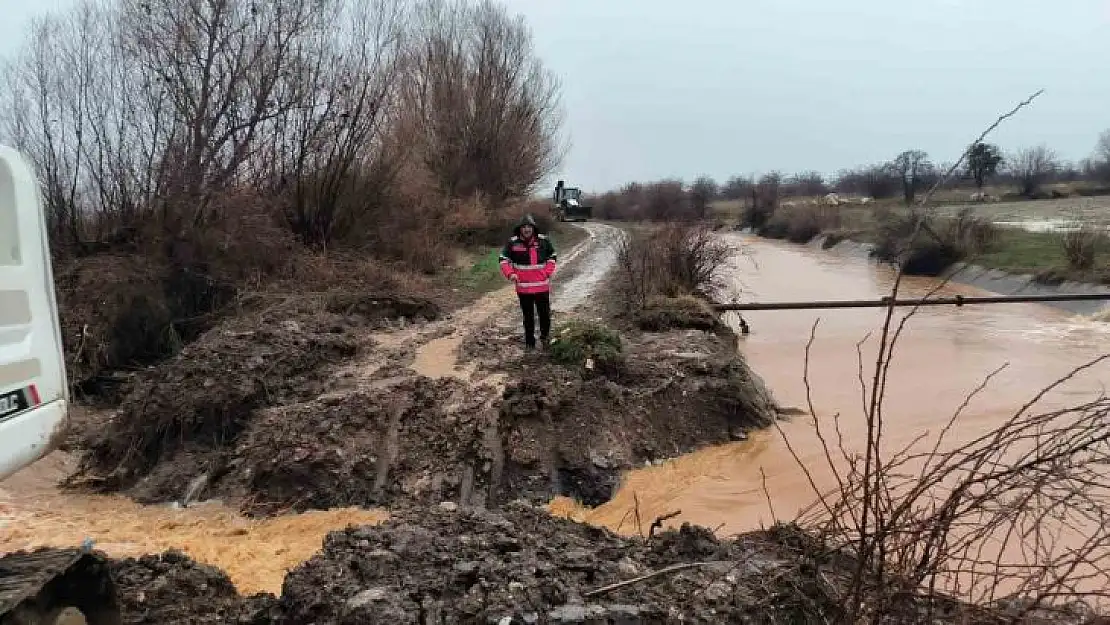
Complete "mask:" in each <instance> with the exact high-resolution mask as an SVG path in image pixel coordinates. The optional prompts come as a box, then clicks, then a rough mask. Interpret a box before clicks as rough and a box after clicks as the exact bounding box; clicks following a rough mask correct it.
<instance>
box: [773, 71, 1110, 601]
mask: <svg viewBox="0 0 1110 625" xmlns="http://www.w3.org/2000/svg"><path fill="white" fill-rule="evenodd" d="M1038 95H1040V92H1038V93H1036V94H1034V95H1033V96H1031V97H1030V98H1028V99H1027V100H1025V101H1023V102H1022V103H1020V104H1019V105H1017V106H1016V107H1015V108H1014V109H1013V110H1011V111H1010V112H1008V113H1006V114H1004V115H1002V116H1000V117H999V118H998V119H997V120H996V121H995V122H994V123H993V124H992V125H991V126H990V127H989V128H988V129H987V130H986V131H984V132H983V133H982V134H981V135H980V137H979V139H978V140H977V141H981V140H982V139H983V138H985V136H986V135H987V134H988V133H989V132H990V131H991V130H993V129H994V128H996V127H997V126H998V125H999V124H1000V123H1001V122H1002V121H1004V120H1006V119H1008V118H1009V117H1011V116H1013V115H1014V114H1016V113H1017V112H1018V111H1019V110H1020V109H1022V108H1023V107H1025V106H1027V105H1028V104H1030V103H1031V102H1032V101H1033V99H1035V98H1036V97H1037V96H1038ZM972 145H974V143H973V144H972ZM964 155H965V156H966V151H965V153H964ZM961 160H962V157H961ZM958 164H959V162H957V166H958ZM954 170H955V167H953V169H952V170H950V171H949V172H948V174H947V175H946V176H945V178H943V179H942V180H941V181H940V182H938V184H937V185H936V186H935V187H934V188H933V189H931V190H930V191H929V193H927V194H926V195H925V197H924V198H923V199H922V201H921V203H920V206H922V207H923V206H925V205H926V204H927V203H928V201H929V198H930V197H931V196H932V194H933V192H935V190H936V189H937V188H939V187H940V186H941V185H942V184H943V182H944V179H946V178H947V177H948V176H950V175H951V173H952V171H954ZM914 215H915V220H914V221H915V224H914V227H913V231H912V233H911V234H910V236H909V241H908V242H907V244H906V248H907V249H909V248H910V247H911V246H912V244H913V241H914V239H915V238H916V237H918V236H919V235H920V234H921V232H922V229H923V227H924V217H923V216H922V215H921V214H920V212H919V211H917V210H915V211H914ZM899 267H900V269H899V272H898V274H897V276H896V278H895V281H894V285H893V288H892V294H891V300H892V301H893V300H894V299H896V298H897V296H898V291H899V288H900V286H901V283H902V282H901V281H902V273H903V272H902V271H901V264H900V265H899ZM945 284H946V282H942V283H941V284H940V285H938V286H937V287H936V288H935V289H934V290H933V291H932V292H931V293H930V294H928V295H926V298H928V297H929V296H931V295H933V294H934V293H935V292H937V291H939V290H940V289H941V288H943V287H944V286H945ZM923 299H924V298H923ZM917 310H918V308H917V307H915V308H914V309H912V310H911V311H910V312H908V313H907V314H905V315H904V316H903V317H902V318H901V319H900V320H898V321H895V319H894V306H890V307H888V308H887V311H886V315H885V318H884V320H883V324H882V326H881V329H880V333H879V344H878V354H877V356H876V359H875V363H874V367H873V369H872V371H871V375H870V379H868V377H867V376H865V373H864V369H865V368H864V366H863V356H862V349H858V353H859V357H860V361H859V382H860V388H861V400H862V404H863V417H864V419H865V425H866V439H865V440H864V441H862V444H863V445H864V451H863V453H862V454H860V453H858V452H855V451H853V450H850V449H849V448H848V447H847V445H846V443H845V440H844V437H843V435H842V432H841V428H840V416H839V415H837V416H836V417H834V425H835V432H836V437H837V440H836V443H835V444H833V443H830V441H829V438H828V436H827V433H826V430H825V429H824V428H823V427H822V425H821V419H820V418H819V417H818V415H817V414H816V412H815V411H814V410H813V409H812V398H810V397H808V392H807V401H809V402H810V404H811V413H813V415H814V419H815V423H816V426H817V427H816V435H817V437H818V439H819V441H820V444H821V445H822V447H823V450H824V455H823V462H822V464H823V465H825V466H821V467H815V466H807V465H806V464H805V462H804V461H802V460H801V458H800V456H799V455H798V454H797V453H796V452H795V451H794V448H793V446H792V445H791V443H790V441H789V439H788V438H787V439H786V443H787V446H788V449H789V450H790V452H791V453H792V454H793V455H794V458H795V460H796V462H798V464H799V466H801V468H802V470H803V471H804V473H805V475H806V477H807V479H808V480H809V483H810V486H811V487H812V488H813V489H814V491H815V494H816V495H817V500H816V501H815V502H814V504H813V505H812V506H811V507H810V508H808V509H807V510H805V511H803V512H802V514H801V515H800V516H799V517H798V519H797V523H798V524H799V526H800V527H801V529H802V530H803V533H804V534H807V535H808V536H809V537H811V538H812V539H813V541H814V544H813V545H810V546H808V547H806V548H805V549H804V550H805V551H810V552H811V551H813V550H814V549H817V550H818V551H819V552H820V553H819V554H813V555H812V557H813V558H814V566H816V567H817V569H816V571H817V580H816V582H817V586H818V588H815V589H811V590H817V589H819V590H821V592H820V593H818V594H820V595H821V596H825V597H832V600H831V601H830V602H827V603H826V604H825V607H826V608H828V607H829V606H834V608H833V609H832V611H831V613H830V611H828V610H824V611H823V612H822V613H823V617H822V618H832V619H833V620H834V621H835V622H841V623H860V622H871V623H888V622H907V621H910V622H921V621H924V622H930V621H931V620H932V619H935V618H944V619H946V620H947V619H952V618H956V617H955V616H954V615H955V614H956V613H960V615H961V616H960V618H961V619H963V621H964V622H983V623H987V622H990V623H995V622H1029V621H1030V620H1031V619H1032V617H1034V616H1036V617H1037V618H1038V619H1044V620H1042V622H1060V621H1058V618H1059V615H1060V614H1062V613H1064V612H1066V613H1067V615H1068V616H1069V618H1072V619H1073V621H1074V618H1075V617H1076V614H1080V613H1082V612H1084V610H1087V611H1089V609H1086V608H1084V609H1079V608H1077V607H1076V606H1075V605H1066V604H1067V602H1069V601H1070V602H1072V603H1073V604H1074V603H1075V602H1086V603H1088V604H1097V603H1098V602H1099V601H1100V600H1101V599H1103V598H1105V594H1106V592H1107V591H1105V589H1107V588H1110V558H1108V556H1110V526H1108V525H1107V523H1106V521H1107V520H1108V518H1110V515H1108V514H1107V513H1108V511H1110V505H1108V504H1110V497H1108V496H1110V490H1108V489H1107V487H1106V486H1105V485H1104V483H1105V480H1104V479H1103V477H1102V476H1105V475H1107V474H1108V472H1110V454H1108V450H1110V445H1108V444H1107V443H1108V441H1110V399H1107V398H1106V397H1105V396H1101V395H1100V396H1097V397H1093V398H1091V399H1090V400H1088V401H1086V402H1084V403H1080V404H1079V405H1075V406H1071V407H1068V408H1062V409H1055V408H1043V407H1042V404H1043V403H1044V401H1043V400H1044V399H1045V398H1046V396H1047V395H1048V394H1049V393H1051V392H1052V391H1055V390H1058V389H1059V388H1060V387H1062V386H1064V385H1065V384H1067V383H1068V382H1071V381H1072V380H1073V379H1075V378H1077V377H1078V376H1080V375H1081V374H1084V373H1087V372H1089V371H1091V370H1093V369H1095V368H1096V367H1099V366H1105V363H1106V362H1107V360H1108V359H1110V355H1107V356H1101V357H1099V358H1095V359H1093V360H1091V361H1090V362H1088V363H1086V364H1085V365H1083V366H1080V367H1077V368H1076V369H1075V370H1074V371H1072V372H1070V373H1069V374H1067V375H1066V376H1064V377H1062V378H1061V379H1059V380H1058V381H1057V382H1055V383H1053V384H1052V385H1050V386H1049V387H1048V388H1046V389H1044V390H1042V391H1041V392H1039V393H1037V394H1036V395H1035V396H1034V397H1033V398H1032V399H1031V400H1030V401H1029V402H1028V403H1026V404H1025V405H1023V406H1021V407H1020V409H1018V410H1017V412H1016V413H1015V414H1014V415H1013V416H1012V417H1011V418H1009V419H1007V420H1006V421H1005V422H1003V423H1001V424H999V425H998V426H997V427H995V428H994V429H993V430H991V431H990V432H988V433H986V434H983V435H980V436H977V437H975V438H974V439H973V440H970V441H961V442H958V443H956V444H954V445H953V446H951V448H945V445H946V444H947V443H948V440H947V439H948V438H950V437H951V434H952V431H953V425H954V424H955V423H956V422H957V420H958V419H959V417H960V416H961V414H962V413H963V411H964V409H965V408H966V406H967V405H968V404H969V402H970V400H971V399H972V398H973V397H974V396H975V395H976V394H978V393H979V392H981V391H982V390H983V388H985V387H986V386H987V385H988V384H989V382H990V381H991V380H992V379H993V377H994V376H995V375H997V374H998V373H999V372H1000V371H1001V369H1002V368H1004V367H1005V365H1003V367H1000V368H999V369H998V370H996V371H994V372H992V373H991V374H990V375H988V376H987V377H986V379H984V380H983V382H982V383H981V384H980V385H979V386H978V387H977V388H976V389H974V390H973V391H972V392H971V393H970V394H969V396H968V397H967V399H966V400H965V401H964V402H963V403H962V404H961V405H960V406H959V408H958V409H957V410H956V412H955V414H954V415H953V416H952V418H951V419H950V420H949V421H948V423H947V424H946V425H945V427H944V428H943V429H942V430H941V432H940V433H939V436H938V437H937V439H936V440H935V441H934V442H933V444H932V445H931V446H930V447H927V449H926V450H925V451H918V450H917V446H918V444H920V443H921V442H922V441H923V440H924V439H925V436H924V435H922V436H921V437H918V438H917V439H915V440H914V441H913V442H911V443H910V444H909V445H907V446H905V447H904V448H902V449H898V450H895V451H894V452H893V453H892V452H891V451H890V450H887V449H885V448H884V427H885V426H887V425H889V423H888V421H887V419H886V415H885V414H884V399H885V397H886V391H887V382H888V379H889V373H890V367H891V364H892V362H893V359H894V355H895V352H896V349H895V348H896V346H897V343H898V340H899V338H900V337H901V335H902V332H903V331H904V330H905V328H906V327H907V324H908V322H909V320H910V319H911V318H912V317H913V316H914V315H915V314H916V312H917ZM816 328H817V325H816V324H815V325H814V329H813V333H812V334H811V337H810V342H809V344H807V347H806V369H805V373H804V378H805V382H806V387H807V391H808V389H809V363H808V359H809V351H810V348H811V347H812V343H813V340H814V338H815V336H816ZM865 340H866V339H865ZM861 345H862V343H861ZM868 383H870V385H869V384H868ZM780 432H781V430H780ZM784 436H785V435H784ZM819 470H820V471H826V470H827V471H830V472H831V474H832V475H833V476H834V477H835V479H836V487H834V489H833V490H832V491H831V492H823V491H819V490H818V487H817V480H816V479H815V473H816V472H817V471H819ZM821 563H824V564H830V563H835V564H836V566H828V567H826V568H825V569H824V570H822V568H821V566H820V565H821ZM1061 610H1063V612H1061ZM1053 619H1057V620H1053ZM1074 622H1078V621H1074Z"/></svg>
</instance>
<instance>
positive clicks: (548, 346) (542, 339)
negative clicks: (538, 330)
mask: <svg viewBox="0 0 1110 625" xmlns="http://www.w3.org/2000/svg"><path fill="white" fill-rule="evenodd" d="M540 345H543V351H545V352H546V351H547V350H549V349H551V339H550V338H549V337H546V336H541V337H540Z"/></svg>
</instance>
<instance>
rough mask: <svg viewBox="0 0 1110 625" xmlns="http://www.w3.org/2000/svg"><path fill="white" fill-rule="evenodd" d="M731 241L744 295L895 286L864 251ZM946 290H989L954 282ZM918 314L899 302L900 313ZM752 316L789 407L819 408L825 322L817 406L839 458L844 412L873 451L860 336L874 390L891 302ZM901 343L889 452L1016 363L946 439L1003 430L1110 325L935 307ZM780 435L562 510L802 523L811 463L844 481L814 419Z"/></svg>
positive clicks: (609, 516)
mask: <svg viewBox="0 0 1110 625" xmlns="http://www.w3.org/2000/svg"><path fill="white" fill-rule="evenodd" d="M726 236H727V237H728V238H729V239H730V240H732V241H733V242H735V243H737V244H739V245H742V246H743V247H744V248H745V251H746V253H745V254H743V255H741V256H739V257H738V258H737V259H736V262H735V264H734V265H735V266H734V269H733V271H732V275H731V282H732V286H733V288H735V289H739V290H740V292H741V293H742V295H741V300H742V301H795V300H839V299H877V298H880V297H883V296H885V295H889V293H890V288H891V285H892V284H893V279H894V272H893V271H892V270H891V269H890V268H888V267H884V266H880V265H877V264H875V263H872V262H870V261H868V260H867V259H866V258H864V257H862V256H859V257H854V256H851V255H846V254H837V253H833V252H828V251H822V250H820V249H817V248H814V247H808V246H798V245H791V244H787V243H777V242H769V241H765V240H757V239H753V238H750V237H746V236H744V235H738V234H737V235H732V234H730V235H726ZM940 284H941V283H940V282H939V281H938V280H935V279H929V278H908V279H905V280H903V284H902V290H901V292H900V296H905V297H909V296H923V295H925V294H927V293H929V292H930V291H932V290H934V289H936V288H937V287H938V286H940ZM937 294H938V295H956V294H962V295H983V294H985V292H984V291H981V290H979V289H975V288H972V287H968V286H962V285H957V284H949V285H945V286H944V287H943V288H942V289H941V290H939V291H937ZM909 310H910V309H908V308H907V309H899V310H897V311H896V312H895V321H896V322H897V321H898V320H900V319H901V317H902V316H904V315H905V314H906V312H908V311H909ZM744 315H745V319H746V320H747V321H748V323H749V324H750V325H751V328H752V333H751V334H750V335H749V336H747V337H744V338H742V339H741V350H742V352H743V353H744V354H745V355H746V357H747V358H748V361H749V363H750V364H751V366H752V368H753V369H754V370H755V371H756V372H757V373H758V374H760V375H761V376H762V377H763V379H764V380H765V382H766V383H767V385H768V387H769V388H770V389H771V391H772V392H773V394H774V395H775V396H776V398H777V399H778V400H779V402H780V404H782V405H783V406H788V407H796V408H799V409H803V410H806V411H807V413H808V410H809V409H808V404H809V402H807V392H806V384H805V376H804V371H805V363H806V357H805V354H806V344H807V342H808V341H809V339H810V333H811V330H812V329H813V328H814V324H816V330H815V335H814V340H813V344H812V348H811V350H810V355H809V359H808V360H809V385H810V389H811V391H810V393H811V395H810V398H811V400H812V404H813V408H814V412H815V414H816V417H817V419H818V420H819V423H821V424H822V425H821V427H822V428H823V430H824V432H825V433H826V434H827V435H828V437H829V438H830V439H831V440H830V444H831V445H832V446H833V454H832V455H833V456H834V458H837V459H838V460H839V457H840V453H839V451H837V440H836V434H835V433H834V432H833V424H834V416H835V415H839V417H838V420H839V424H840V429H841V433H842V435H843V439H844V442H845V447H847V448H849V449H850V450H852V451H858V452H861V453H862V451H863V446H862V442H863V441H865V440H866V435H865V432H866V427H865V420H864V415H865V408H864V396H863V393H862V392H861V384H860V357H859V356H858V355H857V345H859V344H860V343H861V341H864V340H865V339H867V340H866V342H864V343H863V344H862V346H861V347H860V348H859V351H860V352H862V354H863V356H862V363H863V364H862V370H863V373H864V378H865V379H866V380H867V383H868V385H870V380H871V376H872V372H873V370H874V367H875V359H876V353H877V347H878V337H879V333H880V330H881V326H882V322H883V317H884V315H885V310H883V309H841V310H812V311H760V312H746V313H744ZM869 335H870V338H868V336H869ZM895 349H896V354H895V357H894V362H893V363H892V365H891V367H890V372H889V382H888V386H887V392H886V397H885V401H884V404H883V406H884V410H883V414H884V417H885V423H886V425H885V435H884V440H885V445H886V447H885V448H886V449H888V450H897V449H901V448H902V447H905V446H906V445H909V444H910V443H912V442H913V441H915V440H916V439H918V438H919V437H921V436H927V435H935V434H936V433H937V432H939V431H940V430H941V429H942V428H943V427H944V425H945V424H946V423H947V422H948V420H949V419H950V418H951V417H952V415H953V413H954V412H955V411H956V410H957V409H958V407H959V406H960V404H961V403H962V402H963V401H964V398H965V397H966V396H967V395H968V394H969V393H971V392H972V391H973V390H974V389H975V388H976V387H977V386H979V385H980V383H981V382H982V381H983V379H984V378H985V377H986V376H987V375H989V374H990V373H991V372H992V371H995V370H997V369H999V368H1000V367H1002V366H1004V365H1005V367H1006V368H1005V369H1004V370H1002V371H1001V372H1000V373H998V374H997V375H996V376H994V378H993V379H992V380H991V382H990V384H989V385H988V386H987V387H986V388H985V389H984V390H983V391H982V392H980V393H978V394H977V395H976V396H975V398H974V399H973V400H972V401H971V402H970V404H969V405H968V406H967V408H966V409H965V410H964V411H963V413H962V416H961V417H960V419H959V420H958V421H957V422H956V425H955V427H954V428H953V429H952V430H951V432H950V433H949V435H948V436H947V438H946V440H947V441H948V442H950V443H959V442H966V441H968V440H971V439H972V438H973V437H974V436H975V435H979V434H983V433H986V432H988V431H990V430H991V429H993V428H994V427H996V426H997V425H998V424H1000V423H1002V422H1003V421H1004V420H1005V419H1007V418H1008V417H1009V416H1011V415H1013V414H1014V413H1015V412H1016V411H1017V410H1018V409H1019V408H1020V407H1021V406H1022V405H1023V404H1025V403H1027V402H1028V401H1029V400H1030V399H1031V398H1032V397H1033V396H1034V395H1035V394H1036V393H1037V391H1039V390H1040V389H1042V388H1043V387H1046V386H1048V385H1049V384H1051V383H1052V382H1054V381H1055V380H1057V379H1059V378H1061V377H1062V376H1064V375H1065V374H1067V373H1068V372H1070V371H1071V370H1073V369H1075V368H1076V367H1078V366H1080V365H1083V364H1085V363H1087V362H1089V361H1091V360H1093V359H1095V358H1097V357H1098V356H1101V355H1103V354H1104V353H1106V352H1110V324H1108V323H1105V322H1102V321H1099V320H1096V319H1095V318H1082V317H1077V316H1075V315H1073V314H1071V313H1068V312H1064V311H1061V310H1059V309H1056V308H1051V307H1048V306H1046V305H1038V304H995V305H982V306H968V307H964V308H956V307H928V308H922V309H920V310H918V311H917V312H916V313H915V314H914V315H913V317H912V318H911V319H910V320H909V321H908V323H907V325H906V327H905V330H904V331H903V333H902V336H901V337H900V339H899V341H898V343H897V345H896V348H895ZM1105 383H1110V361H1104V362H1103V363H1101V364H1099V365H1098V366H1097V367H1093V368H1091V369H1089V370H1088V371H1086V373H1085V374H1083V375H1080V376H1078V377H1077V378H1075V379H1073V380H1072V381H1070V382H1068V383H1067V384H1065V385H1062V386H1061V387H1059V388H1058V389H1057V390H1056V391H1054V392H1053V393H1051V394H1049V395H1048V396H1046V397H1045V398H1044V399H1043V400H1042V402H1041V403H1040V404H1038V406H1040V407H1041V408H1042V409H1044V408H1050V407H1057V408H1060V407H1065V406H1073V405H1077V404H1080V403H1082V402H1085V401H1089V400H1091V399H1094V398H1096V397H1097V396H1099V394H1100V393H1101V392H1102V390H1103V387H1104V384H1105ZM781 430H782V431H781V433H780V432H779V431H778V430H776V429H774V428H772V429H768V430H764V431H761V432H757V433H755V434H754V435H753V436H752V437H751V438H750V439H749V440H748V441H745V442H741V443H735V444H731V445H725V446H720V447H714V448H711V449H705V450H702V451H699V452H696V453H693V454H689V455H687V456H683V457H681V458H678V459H675V460H672V461H668V462H666V463H664V464H663V465H661V466H653V467H649V468H645V469H642V470H637V471H633V472H631V473H630V474H629V475H628V476H626V479H625V481H624V484H623V486H622V488H621V490H620V491H619V492H618V494H617V496H616V497H615V498H614V499H613V500H612V501H610V502H609V503H607V504H606V505H604V506H601V507H599V508H596V509H591V510H585V509H582V508H579V507H577V506H575V505H573V503H572V502H567V501H555V502H553V504H552V510H553V512H556V513H563V514H568V515H570V516H573V517H575V518H578V519H581V520H584V521H587V522H591V523H596V524H601V525H606V526H608V527H610V528H612V529H617V531H619V532H621V533H625V534H630V533H635V532H637V531H639V528H637V527H636V522H635V520H634V519H635V518H636V516H637V515H636V510H637V509H638V512H639V515H638V516H639V518H640V519H641V522H642V524H643V525H644V526H645V529H646V525H647V524H649V523H650V522H651V521H652V520H653V519H655V518H657V517H659V516H661V515H664V514H669V513H672V512H675V511H679V510H680V511H681V514H679V515H677V516H676V517H675V518H673V519H671V520H670V521H669V523H668V525H677V524H681V523H682V522H684V521H690V522H693V523H697V524H700V525H704V526H707V527H710V528H717V530H718V533H719V534H721V535H728V534H733V533H739V532H743V531H748V530H752V529H758V528H759V527H761V526H767V525H769V524H771V523H772V522H773V520H774V519H779V520H788V519H791V518H793V517H794V516H795V515H796V513H797V512H798V511H799V510H800V509H801V508H803V507H805V506H807V505H809V504H811V503H812V502H814V501H815V499H816V498H815V491H814V486H813V485H811V483H810V480H809V478H807V477H806V475H805V472H804V471H803V470H802V469H801V468H800V464H799V461H800V463H801V464H804V465H805V466H807V467H809V468H810V471H809V472H810V474H811V475H812V479H813V482H814V483H815V484H816V487H817V488H818V489H821V490H826V489H829V488H831V487H833V486H834V485H835V484H836V482H835V477H834V474H833V472H832V470H830V469H829V463H828V461H826V459H825V458H826V456H825V453H824V451H823V448H822V447H821V445H820V444H819V441H818V438H817V436H815V427H814V420H813V419H812V418H811V417H809V416H808V414H806V415H802V416H795V417H792V418H790V419H789V420H788V421H785V422H783V423H782V424H781ZM788 441H789V446H788V444H787V442H788ZM790 447H793V449H794V453H791V451H790ZM795 456H796V457H795ZM838 465H839V466H843V463H842V462H838ZM772 508H773V512H774V514H772Z"/></svg>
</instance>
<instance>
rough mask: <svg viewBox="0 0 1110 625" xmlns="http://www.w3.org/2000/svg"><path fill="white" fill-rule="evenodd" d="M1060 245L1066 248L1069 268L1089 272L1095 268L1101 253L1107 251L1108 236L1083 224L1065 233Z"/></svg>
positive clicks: (1065, 254) (1065, 252)
mask: <svg viewBox="0 0 1110 625" xmlns="http://www.w3.org/2000/svg"><path fill="white" fill-rule="evenodd" d="M1060 243H1061V245H1063V247H1064V256H1065V258H1067V261H1068V267H1069V268H1070V269H1074V270H1076V271H1087V270H1090V269H1091V268H1093V267H1094V266H1095V260H1096V259H1097V258H1098V255H1099V252H1100V251H1102V250H1104V249H1106V247H1107V236H1106V233H1105V232H1103V231H1101V230H1099V229H1098V228H1095V227H1094V226H1091V225H1089V224H1082V225H1079V226H1078V227H1075V228H1069V229H1068V230H1067V231H1066V232H1064V234H1063V236H1062V237H1061V239H1060Z"/></svg>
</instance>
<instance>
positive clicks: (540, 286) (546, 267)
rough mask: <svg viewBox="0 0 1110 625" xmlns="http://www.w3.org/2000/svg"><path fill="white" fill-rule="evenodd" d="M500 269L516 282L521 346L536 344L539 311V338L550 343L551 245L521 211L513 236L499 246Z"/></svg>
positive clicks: (534, 222)
mask: <svg viewBox="0 0 1110 625" xmlns="http://www.w3.org/2000/svg"><path fill="white" fill-rule="evenodd" d="M501 273H502V274H503V275H504V276H505V279H507V280H510V281H512V282H513V283H514V284H516V296H517V299H519V300H520V310H521V312H523V313H524V346H525V349H535V348H536V337H535V330H536V319H535V313H536V312H538V313H539V315H540V341H541V342H542V343H543V346H544V348H545V349H546V348H547V346H548V345H549V344H550V333H551V276H553V275H555V246H554V245H552V244H551V239H548V238H547V235H545V234H541V233H540V231H539V228H537V227H536V220H535V219H533V218H532V216H531V215H525V216H524V218H523V219H521V220H520V223H518V224H517V226H516V228H514V229H513V236H512V237H511V238H510V239H509V242H508V243H506V244H505V247H504V248H502V249H501Z"/></svg>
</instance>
